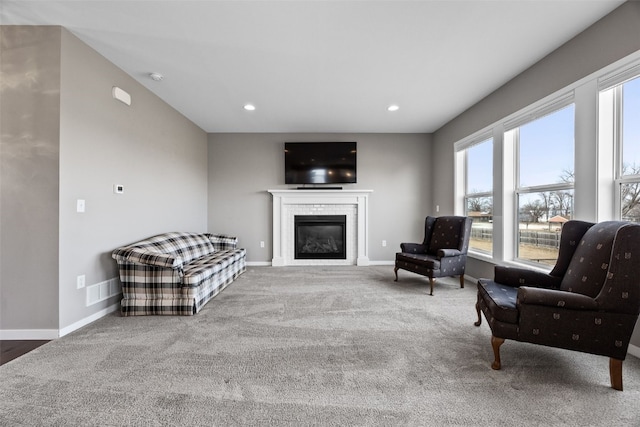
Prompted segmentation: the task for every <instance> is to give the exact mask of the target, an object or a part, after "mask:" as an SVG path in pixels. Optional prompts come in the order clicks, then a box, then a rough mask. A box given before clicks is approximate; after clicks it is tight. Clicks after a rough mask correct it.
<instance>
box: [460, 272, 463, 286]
mask: <svg viewBox="0 0 640 427" xmlns="http://www.w3.org/2000/svg"><path fill="white" fill-rule="evenodd" d="M460 287H461V288H464V274H461V275H460Z"/></svg>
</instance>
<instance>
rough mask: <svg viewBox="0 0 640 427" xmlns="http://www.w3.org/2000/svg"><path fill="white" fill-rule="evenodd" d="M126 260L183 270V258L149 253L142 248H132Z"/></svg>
mask: <svg viewBox="0 0 640 427" xmlns="http://www.w3.org/2000/svg"><path fill="white" fill-rule="evenodd" d="M126 260H127V261H129V262H133V263H136V264H146V265H150V266H153V267H166V268H172V269H181V268H182V264H183V261H182V258H180V257H179V256H174V255H171V254H166V253H161V252H153V251H147V250H144V249H140V248H132V249H131V250H130V251H129V254H128V255H127V257H126Z"/></svg>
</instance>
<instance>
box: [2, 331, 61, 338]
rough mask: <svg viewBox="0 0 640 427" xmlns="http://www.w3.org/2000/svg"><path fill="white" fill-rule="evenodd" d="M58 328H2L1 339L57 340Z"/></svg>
mask: <svg viewBox="0 0 640 427" xmlns="http://www.w3.org/2000/svg"><path fill="white" fill-rule="evenodd" d="M56 338H58V330H57V329H0V340H6V341H22V340H55V339H56Z"/></svg>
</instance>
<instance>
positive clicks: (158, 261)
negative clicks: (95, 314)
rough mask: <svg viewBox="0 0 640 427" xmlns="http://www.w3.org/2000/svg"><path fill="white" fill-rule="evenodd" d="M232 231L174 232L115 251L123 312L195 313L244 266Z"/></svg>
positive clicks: (244, 262) (129, 314) (244, 269)
mask: <svg viewBox="0 0 640 427" xmlns="http://www.w3.org/2000/svg"><path fill="white" fill-rule="evenodd" d="M237 244H238V240H237V238H236V237H228V236H223V235H214V234H209V233H185V232H172V233H164V234H160V235H157V236H153V237H150V238H148V239H145V240H141V241H139V242H136V243H132V244H130V245H127V246H123V247H121V248H118V249H116V250H114V251H113V253H112V255H111V256H112V257H113V258H114V259H115V260H116V261H117V262H118V267H119V269H120V281H121V282H122V294H123V298H122V302H121V311H122V315H124V316H143V315H153V314H162V315H183V316H190V315H193V314H196V313H197V312H198V311H200V309H201V308H202V307H203V306H204V305H205V304H206V303H207V302H208V301H209V300H211V298H213V297H215V296H216V295H217V294H219V293H220V292H221V291H222V290H223V289H224V288H226V287H227V286H228V285H229V284H231V282H233V280H235V279H236V278H237V277H238V276H239V275H240V274H242V273H244V272H245V271H246V251H245V249H238V248H237Z"/></svg>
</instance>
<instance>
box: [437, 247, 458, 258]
mask: <svg viewBox="0 0 640 427" xmlns="http://www.w3.org/2000/svg"><path fill="white" fill-rule="evenodd" d="M458 255H462V252H460V251H459V250H457V249H438V258H446V257H452V256H458Z"/></svg>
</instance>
